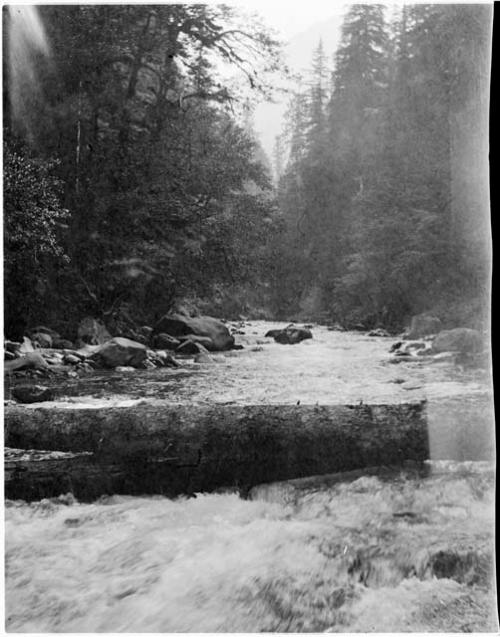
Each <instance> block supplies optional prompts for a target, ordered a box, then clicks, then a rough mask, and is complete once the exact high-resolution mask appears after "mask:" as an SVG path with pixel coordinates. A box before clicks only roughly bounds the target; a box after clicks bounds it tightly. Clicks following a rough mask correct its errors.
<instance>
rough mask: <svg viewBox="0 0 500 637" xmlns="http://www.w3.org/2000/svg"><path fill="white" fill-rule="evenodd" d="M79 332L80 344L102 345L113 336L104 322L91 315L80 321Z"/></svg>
mask: <svg viewBox="0 0 500 637" xmlns="http://www.w3.org/2000/svg"><path fill="white" fill-rule="evenodd" d="M77 334H78V342H79V345H102V344H103V343H106V341H109V340H110V339H111V338H112V337H111V334H110V333H109V332H108V330H107V329H106V326H105V325H104V323H101V321H98V320H97V319H95V318H92V317H90V316H87V317H86V318H84V319H82V320H81V321H80V325H79V326H78V332H77Z"/></svg>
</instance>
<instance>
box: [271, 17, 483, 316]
mask: <svg viewBox="0 0 500 637" xmlns="http://www.w3.org/2000/svg"><path fill="white" fill-rule="evenodd" d="M490 28H491V10H490V8H489V7H485V6H480V5H411V6H405V7H403V8H402V9H401V10H399V11H398V13H397V15H396V19H395V20H394V21H392V22H391V23H387V21H386V17H385V13H384V11H383V8H382V7H381V6H378V5H353V6H352V7H351V8H350V10H349V11H348V12H347V14H346V17H345V20H344V25H343V29H342V37H341V42H340V46H339V48H338V50H337V53H336V55H335V60H334V71H333V73H332V83H331V85H329V84H328V83H325V80H324V72H323V68H324V66H325V61H324V59H322V58H323V57H324V56H323V53H322V47H321V44H320V45H319V46H318V49H317V51H316V52H315V55H314V60H313V65H312V66H313V68H312V71H311V74H310V75H311V81H310V83H309V86H308V87H307V88H306V89H304V88H301V90H299V91H297V93H296V94H295V95H294V96H293V98H292V102H291V106H290V109H289V119H288V131H287V135H286V138H287V140H288V147H289V160H288V164H287V166H286V168H283V166H278V167H277V172H279V173H280V175H281V179H280V183H279V191H280V192H279V198H280V205H281V207H282V208H283V210H284V211H286V214H287V219H288V228H289V241H288V242H287V246H286V248H283V247H282V248H281V250H282V255H281V267H280V272H281V274H280V276H279V277H278V278H279V279H281V283H280V289H279V296H277V298H276V301H277V309H278V311H279V312H280V313H282V314H283V315H286V314H288V313H293V312H298V311H299V309H300V308H301V309H302V312H303V313H305V314H308V313H309V314H311V313H312V314H313V315H318V314H320V313H321V312H323V313H324V314H326V315H327V316H330V317H332V318H333V319H336V320H338V321H340V322H342V323H345V324H348V325H352V326H353V325H356V324H363V325H365V326H366V327H370V326H373V325H376V324H381V325H384V326H386V327H393V328H399V327H401V326H402V325H403V323H404V322H405V321H406V320H408V318H409V317H410V316H411V315H412V314H417V313H420V312H423V311H433V312H435V313H437V314H439V315H440V316H441V318H443V319H444V320H445V322H448V323H451V324H453V323H455V324H456V322H457V321H466V322H469V323H470V322H471V321H472V322H473V320H474V318H476V319H478V318H480V314H481V312H479V311H478V310H480V309H481V308H480V307H479V305H480V303H481V302H482V301H486V302H487V299H488V298H489V295H488V291H487V289H488V284H489V279H488V267H489V249H488V245H489V244H488V241H489V234H488V233H489V214H488V200H487V182H486V180H487V164H486V162H487V130H488V124H487V114H488V109H487V103H488V77H489V68H488V60H489V55H488V53H489V37H490ZM325 91H327V92H328V94H327V96H326V97H325ZM279 143H280V144H281V145H282V144H283V139H280V141H279ZM293 262H295V263H298V264H301V265H300V268H301V270H300V273H299V276H297V274H298V273H297V270H296V269H295V268H294V267H291V264H292V263H293ZM284 288H286V289H284Z"/></svg>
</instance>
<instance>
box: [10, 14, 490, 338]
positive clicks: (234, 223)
mask: <svg viewBox="0 0 500 637" xmlns="http://www.w3.org/2000/svg"><path fill="white" fill-rule="evenodd" d="M13 9H14V8H12V7H11V8H10V11H9V8H8V7H4V16H3V28H4V56H3V60H4V62H3V65H4V68H3V71H4V86H3V91H4V93H3V106H4V122H3V124H4V129H3V134H4V307H5V333H6V336H8V337H9V338H20V336H22V334H23V333H24V331H25V330H26V328H27V327H30V326H33V325H35V324H45V325H50V326H51V327H52V328H54V329H56V330H58V331H59V332H60V333H61V334H69V333H73V332H74V331H75V327H76V325H77V324H78V322H79V320H81V318H82V317H84V316H93V317H95V318H98V319H101V320H102V321H104V323H105V324H106V325H107V326H108V328H109V329H110V331H111V332H112V333H113V332H115V333H118V332H119V331H123V330H124V329H126V328H127V327H130V326H131V325H152V324H154V323H155V322H156V321H157V320H158V319H159V318H160V317H161V316H162V315H163V314H165V313H166V312H168V311H169V310H171V309H173V308H179V307H183V308H186V309H187V311H189V312H192V313H196V312H201V313H204V314H211V315H213V316H218V317H225V318H238V317H240V316H245V317H248V318H269V319H271V318H272V319H279V320H294V319H299V320H315V321H322V322H324V323H331V324H334V323H336V324H338V325H341V326H343V327H346V328H349V329H352V328H358V329H371V328H374V327H384V328H386V329H388V330H390V331H394V332H397V331H398V330H401V329H402V328H403V327H404V326H405V324H407V323H408V321H409V319H410V318H411V317H412V316H413V315H416V314H419V313H422V312H431V313H432V314H433V315H435V316H437V317H439V318H440V319H441V320H442V322H443V324H444V325H445V326H446V325H448V326H451V327H454V326H455V325H464V326H466V327H475V328H484V327H485V326H486V325H487V320H488V315H489V314H488V313H489V308H488V304H489V285H490V267H491V264H490V248H489V242H490V219H489V200H488V196H487V193H488V164H487V161H488V133H487V131H488V100H489V77H490V68H489V48H490V38H491V7H490V6H488V5H442V4H441V5H422V4H419V5H404V6H402V7H400V8H399V9H398V10H392V11H388V10H387V9H386V8H384V7H383V6H382V5H375V4H367V5H351V6H350V7H349V8H348V10H347V12H346V14H345V18H344V23H343V26H342V35H341V41H340V45H339V48H338V50H337V51H336V53H335V55H334V59H328V57H327V56H326V55H325V53H324V51H323V46H322V44H321V42H319V43H318V46H317V48H316V50H315V51H314V54H313V56H312V61H311V64H310V69H309V71H308V73H306V74H304V76H303V77H302V78H301V79H300V81H299V82H298V83H297V85H296V88H295V89H293V90H291V91H290V92H289V96H288V101H289V104H288V110H287V116H286V122H285V126H284V128H283V130H282V131H276V132H277V136H276V146H275V152H274V157H273V158H272V160H271V159H268V158H267V157H266V155H265V152H264V151H263V149H262V147H261V145H260V142H259V140H258V138H257V135H256V133H255V131H254V128H253V125H252V111H253V108H254V105H255V103H257V102H258V101H259V100H262V99H270V98H272V97H273V90H272V89H273V85H274V84H275V83H276V79H275V78H276V77H277V76H279V75H283V74H285V75H286V74H287V69H286V66H285V64H284V63H283V61H282V56H281V43H280V42H279V41H278V40H277V39H276V38H275V37H274V35H273V33H272V32H271V31H269V30H268V29H267V28H266V27H265V26H264V25H263V24H262V23H260V22H259V21H258V20H257V19H255V20H248V18H246V17H245V16H244V15H243V14H241V13H240V11H239V9H237V8H235V7H231V6H226V5H196V4H184V5H180V4H178V5H150V6H149V5H123V6H119V5H67V6H65V5H58V6H39V7H38V16H39V21H40V23H34V24H32V25H31V27H32V28H31V30H30V31H29V32H28V31H27V30H26V29H25V28H24V30H23V25H20V24H19V18H18V17H17V15H16V13H15V10H13ZM41 25H42V26H43V33H42V30H41Z"/></svg>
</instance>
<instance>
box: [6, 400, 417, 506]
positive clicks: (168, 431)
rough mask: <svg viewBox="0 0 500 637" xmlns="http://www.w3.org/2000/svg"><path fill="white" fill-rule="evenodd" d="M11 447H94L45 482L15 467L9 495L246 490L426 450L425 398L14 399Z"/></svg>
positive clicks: (412, 456)
mask: <svg viewBox="0 0 500 637" xmlns="http://www.w3.org/2000/svg"><path fill="white" fill-rule="evenodd" d="M5 445H6V447H15V448H18V449H43V450H57V451H68V452H74V453H75V452H84V451H87V452H91V454H92V456H91V457H89V456H86V457H85V459H82V457H79V459H78V460H73V461H69V460H68V461H67V462H65V463H64V462H61V464H60V469H59V468H58V466H57V463H56V464H53V466H52V468H51V470H50V471H48V472H44V479H43V480H42V481H41V482H40V481H38V482H37V477H36V475H37V472H38V473H40V471H41V465H40V464H39V467H40V468H39V469H37V470H32V471H18V472H16V471H13V470H12V472H11V473H12V476H14V477H11V479H10V480H8V481H7V482H6V495H7V497H10V498H16V497H17V498H19V497H23V498H24V499H37V498H39V497H46V496H48V495H58V494H59V493H61V492H62V491H61V489H62V488H63V483H64V485H65V487H64V488H65V489H66V491H72V492H73V493H74V495H75V496H76V497H77V498H79V499H82V500H88V499H92V498H94V497H96V495H98V494H99V493H98V492H99V491H101V492H102V493H130V494H144V493H159V494H165V495H168V496H175V495H178V494H182V493H185V494H192V493H194V492H199V491H213V490H214V489H217V488H220V487H232V486H233V487H237V488H239V489H240V490H242V491H243V492H245V491H247V490H248V489H250V488H251V487H252V486H254V485H256V484H261V483H265V482H273V481H276V480H288V479H292V478H300V477H306V476H311V475H316V474H323V473H332V472H338V471H348V470H352V469H359V468H363V467H368V466H376V465H387V464H390V465H397V464H398V463H402V462H404V461H405V460H415V461H422V460H426V459H427V458H428V457H429V443H428V433H427V423H426V416H425V402H418V403H405V404H395V405H364V404H360V405H334V406H327V405H322V406H319V405H316V406H313V405H297V406H295V405H166V404H144V405H136V406H133V407H126V408H125V407H110V408H106V407H99V408H72V409H66V408H64V409H63V408H54V407H52V408H50V407H47V408H43V407H40V408H26V407H20V406H9V407H8V408H7V409H6V413H5ZM51 471H52V474H53V478H54V479H53V485H52V486H51V484H50V480H49V476H50V473H51ZM42 482H43V485H42ZM41 485H42V486H41ZM56 491H57V492H56ZM21 494H22V495H21ZM30 494H31V495H30Z"/></svg>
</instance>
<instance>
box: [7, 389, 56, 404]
mask: <svg viewBox="0 0 500 637" xmlns="http://www.w3.org/2000/svg"><path fill="white" fill-rule="evenodd" d="M11 394H12V396H13V397H14V398H15V399H16V400H17V401H18V402H20V403H26V404H28V403H40V402H43V401H45V400H53V399H54V392H53V390H52V389H50V387H42V386H41V385H17V386H16V387H12V389H11Z"/></svg>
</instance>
